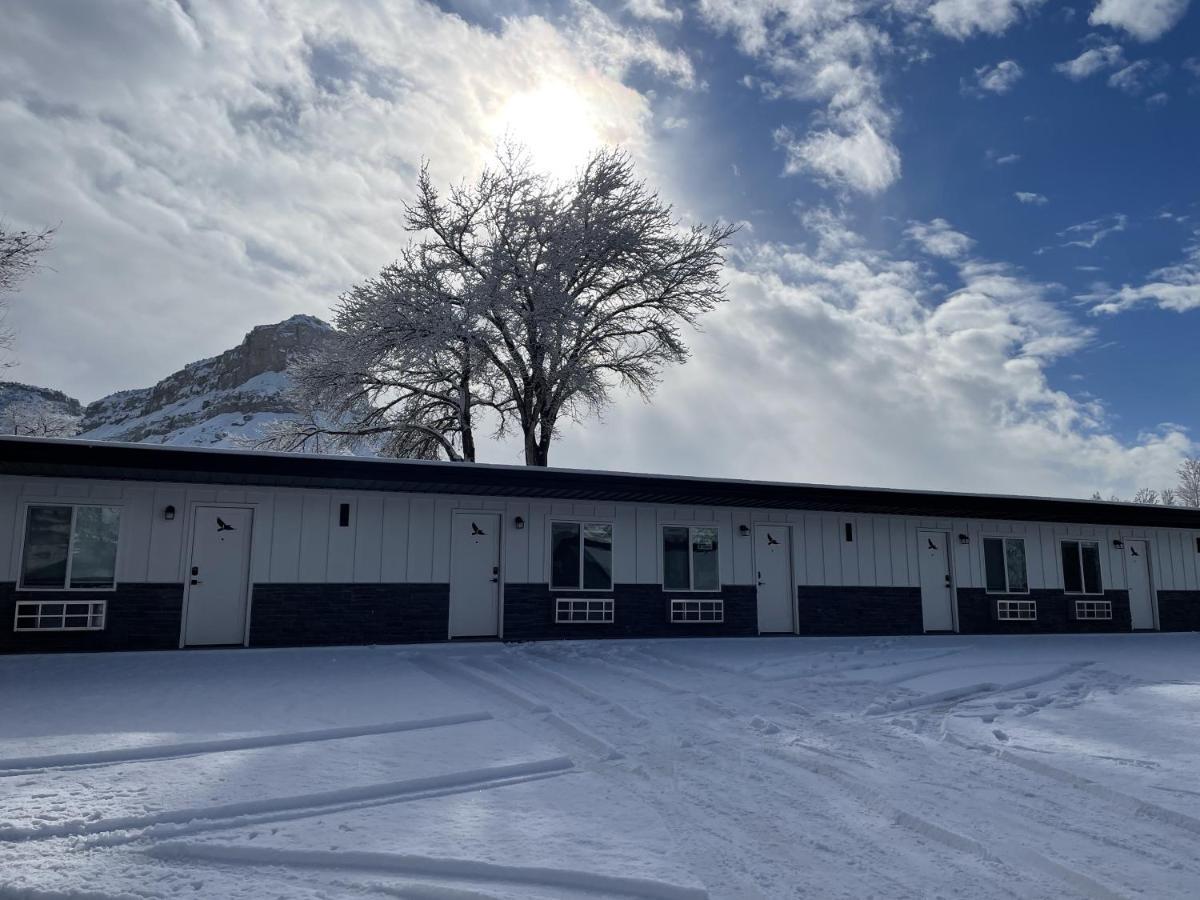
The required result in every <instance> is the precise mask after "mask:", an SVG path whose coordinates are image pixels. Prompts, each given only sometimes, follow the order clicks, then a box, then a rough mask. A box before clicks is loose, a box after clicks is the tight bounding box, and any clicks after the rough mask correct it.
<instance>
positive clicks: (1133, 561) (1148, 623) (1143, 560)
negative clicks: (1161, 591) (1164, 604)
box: [1125, 541, 1155, 630]
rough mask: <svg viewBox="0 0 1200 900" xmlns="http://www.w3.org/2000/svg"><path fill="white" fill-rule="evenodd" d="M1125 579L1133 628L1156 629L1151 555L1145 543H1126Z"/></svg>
mask: <svg viewBox="0 0 1200 900" xmlns="http://www.w3.org/2000/svg"><path fill="white" fill-rule="evenodd" d="M1125 577H1126V578H1127V579H1128V581H1127V582H1126V583H1127V584H1128V585H1129V613H1130V616H1131V617H1132V619H1133V627H1134V629H1135V630H1137V629H1152V628H1154V627H1155V626H1154V594H1153V593H1151V589H1150V554H1149V551H1148V550H1147V548H1146V542H1145V541H1126V542H1125Z"/></svg>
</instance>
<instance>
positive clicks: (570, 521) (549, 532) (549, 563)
mask: <svg viewBox="0 0 1200 900" xmlns="http://www.w3.org/2000/svg"><path fill="white" fill-rule="evenodd" d="M556 524H557V525H578V526H579V586H578V587H570V586H563V585H559V584H554V526H555V525H556ZM588 525H607V526H608V527H609V528H611V529H612V556H613V558H612V566H611V571H609V573H608V587H606V588H589V587H584V586H583V529H584V528H586V527H587V526H588ZM546 544H547V547H546V567H547V569H548V570H549V571H548V572H547V573H546V583H547V584H549V585H550V590H552V591H598V592H600V593H605V594H611V593H612V592H613V590H614V589H615V587H616V583H617V526H616V523H615V522H613V521H612V520H611V519H576V518H569V517H564V516H554V517H553V518H551V519H550V520H549V522H548V524H547V528H546Z"/></svg>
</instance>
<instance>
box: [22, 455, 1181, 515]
mask: <svg viewBox="0 0 1200 900" xmlns="http://www.w3.org/2000/svg"><path fill="white" fill-rule="evenodd" d="M0 472H3V473H5V474H11V475H31V476H38V477H63V478H102V479H114V480H129V481H174V482H184V483H202V484H229V485H233V484H237V485H254V486H268V487H292V488H326V489H340V490H367V491H399V492H406V493H432V494H466V495H479V496H502V497H521V498H531V499H537V498H544V499H548V500H549V499H560V500H590V501H602V502H628V503H658V504H677V505H697V506H742V507H758V508H774V509H804V510H815V511H831V512H832V511H836V512H845V513H874V514H886V515H907V516H918V517H922V516H923V517H929V518H940V519H945V518H962V519H967V518H971V519H1003V520H1021V521H1037V522H1063V523H1068V522H1069V523H1077V524H1090V525H1122V526H1143V527H1163V528H1188V529H1197V530H1200V510H1193V509H1186V508H1180V507H1164V506H1147V505H1143V504H1132V503H1111V502H1098V501H1091V500H1059V499H1052V498H1039V497H1017V496H1004V495H994V494H961V493H940V492H932V491H907V490H893V489H887V488H857V487H839V486H829V485H806V484H775V483H769V482H757V481H737V480H724V479H710V478H691V477H678V476H663V475H639V474H630V473H620V472H597V471H579V470H569V469H552V468H535V467H526V466H495V465H486V464H479V463H475V464H470V463H436V462H423V461H417V460H379V459H364V458H357V457H346V456H317V455H312V454H291V453H264V452H259V451H243V450H212V449H208V448H181V447H162V446H157V445H153V444H119V443H108V442H89V441H79V440H52V439H45V438H12V437H6V438H0Z"/></svg>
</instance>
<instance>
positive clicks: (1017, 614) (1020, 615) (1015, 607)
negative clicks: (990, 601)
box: [996, 600, 1037, 622]
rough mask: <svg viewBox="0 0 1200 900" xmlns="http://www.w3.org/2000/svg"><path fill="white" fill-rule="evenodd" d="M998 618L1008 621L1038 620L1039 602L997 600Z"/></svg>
mask: <svg viewBox="0 0 1200 900" xmlns="http://www.w3.org/2000/svg"><path fill="white" fill-rule="evenodd" d="M996 618H997V619H1000V620H1001V621H1008V622H1036V621H1037V603H1036V602H1035V601H1033V600H997V601H996Z"/></svg>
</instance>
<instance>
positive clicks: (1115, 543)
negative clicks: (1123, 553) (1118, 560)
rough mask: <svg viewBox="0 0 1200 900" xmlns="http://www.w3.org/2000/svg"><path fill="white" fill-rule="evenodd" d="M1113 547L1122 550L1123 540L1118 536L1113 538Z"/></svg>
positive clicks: (1123, 547) (1123, 546)
mask: <svg viewBox="0 0 1200 900" xmlns="http://www.w3.org/2000/svg"><path fill="white" fill-rule="evenodd" d="M1113 547H1114V548H1116V549H1117V550H1124V549H1125V542H1124V541H1123V540H1121V539H1120V538H1113Z"/></svg>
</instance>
